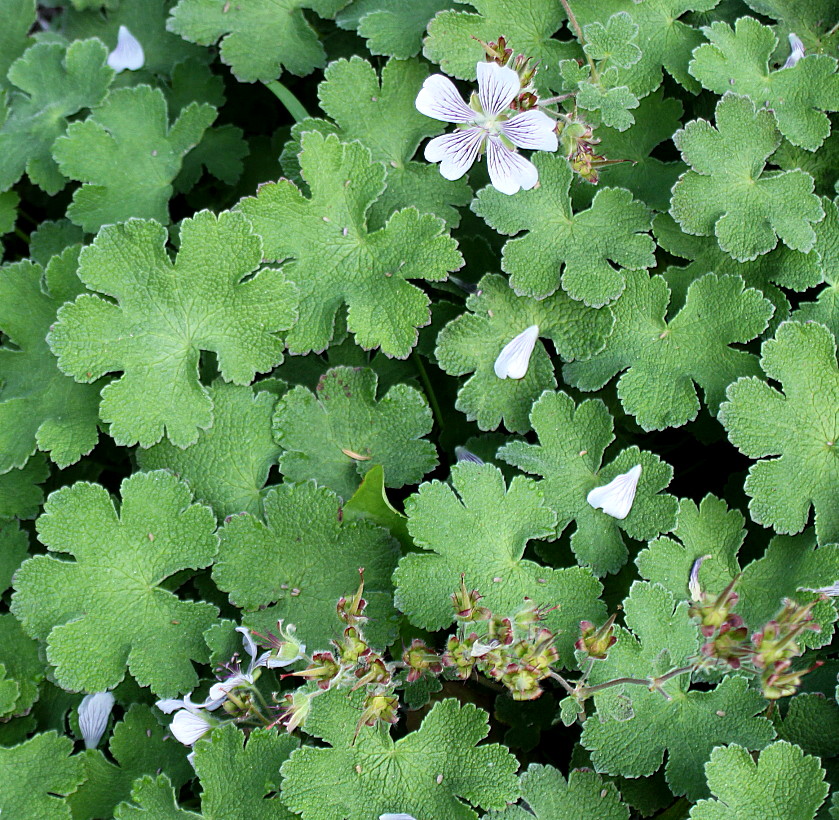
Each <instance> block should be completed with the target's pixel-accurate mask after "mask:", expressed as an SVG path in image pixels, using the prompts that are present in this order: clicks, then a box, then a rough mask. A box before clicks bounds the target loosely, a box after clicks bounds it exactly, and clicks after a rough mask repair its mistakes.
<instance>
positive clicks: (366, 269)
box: [239, 131, 463, 359]
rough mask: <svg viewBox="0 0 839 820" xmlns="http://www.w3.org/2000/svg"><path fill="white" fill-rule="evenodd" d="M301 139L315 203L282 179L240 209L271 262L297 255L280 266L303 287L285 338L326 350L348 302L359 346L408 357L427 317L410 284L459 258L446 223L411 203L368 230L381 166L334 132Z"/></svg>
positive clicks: (298, 347)
mask: <svg viewBox="0 0 839 820" xmlns="http://www.w3.org/2000/svg"><path fill="white" fill-rule="evenodd" d="M302 145H303V151H302V153H301V154H300V166H301V168H302V172H303V176H304V178H305V179H306V181H307V182H308V184H309V186H310V188H311V191H312V197H311V199H309V198H307V197H305V196H304V195H303V194H302V193H301V192H300V190H299V189H298V188H297V186H295V185H294V184H293V183H292V182H289V181H288V180H280V181H279V182H275V183H267V184H265V185H263V186H262V187H261V188H260V189H259V192H258V193H257V195H256V197H250V198H248V199H244V200H242V202H241V203H240V205H239V207H240V208H241V209H242V211H243V212H244V213H245V214H246V215H247V217H248V218H249V219H250V220H251V221H252V222H253V224H254V227H255V228H256V230H257V231H258V232H259V234H260V235H261V236H262V237H263V239H264V240H265V256H266V257H267V258H268V259H272V260H280V259H285V258H288V257H293V258H294V261H293V262H287V263H286V265H285V266H284V270H285V271H286V272H287V274H288V276H289V278H290V279H291V280H292V281H293V282H294V283H295V284H296V285H297V286H298V288H299V289H300V294H301V301H300V320H299V321H298V322H297V324H296V325H295V327H294V328H293V329H292V330H291V332H290V333H289V334H288V336H287V339H286V342H287V344H288V348H289V350H290V351H291V352H292V353H308V352H309V351H311V350H315V351H321V350H324V349H325V348H326V347H327V346H328V344H329V342H330V341H331V340H332V336H333V333H334V329H335V317H336V314H337V313H338V311H339V309H340V308H341V306H342V304H344V303H346V304H347V306H348V311H347V326H348V327H349V329H350V330H351V331H352V333H353V334H354V335H355V339H356V343H357V344H359V345H360V346H361V347H363V348H364V349H365V350H369V349H371V348H375V347H381V348H382V351H383V352H384V353H386V354H387V355H388V356H395V357H397V358H402V359H404V358H405V357H407V356H408V354H409V353H410V352H411V348H412V347H413V346H414V345H415V344H416V341H417V328H419V327H423V326H424V325H427V324H428V323H429V321H430V319H431V314H430V311H429V309H428V305H429V303H430V299H429V298H428V296H426V295H425V293H423V291H421V290H420V289H419V288H417V287H416V286H415V285H412V284H410V283H409V282H408V281H407V280H408V279H426V280H431V281H441V280H443V279H445V278H446V277H447V275H448V272H449V271H454V270H457V269H458V268H460V267H461V265H462V264H463V258H462V257H461V255H460V253H459V252H458V250H457V244H456V243H455V241H454V240H453V239H452V238H451V237H450V236H449V235H448V233H445V232H444V231H443V222H442V220H440V219H438V218H437V217H435V216H432V215H431V214H420V213H419V212H418V211H417V210H416V209H415V208H406V209H405V210H402V211H398V212H397V213H395V214H394V215H393V216H392V217H390V219H389V220H388V222H387V224H386V225H385V226H384V227H383V228H382V229H380V230H378V231H374V232H373V233H368V230H367V222H366V214H367V211H368V209H369V208H370V205H371V204H372V202H373V201H374V200H375V199H376V198H377V197H378V196H379V194H381V193H382V190H383V189H384V178H385V169H384V167H383V166H382V165H381V164H380V163H377V162H372V161H371V159H370V152H369V151H368V150H367V149H366V148H364V147H363V146H362V145H358V144H356V143H350V144H344V143H342V142H340V141H339V140H338V138H337V137H336V136H334V135H330V136H329V137H323V136H322V135H321V134H319V133H317V132H315V131H312V132H309V133H306V134H304V135H303V137H302ZM409 250H410V253H408V251H409Z"/></svg>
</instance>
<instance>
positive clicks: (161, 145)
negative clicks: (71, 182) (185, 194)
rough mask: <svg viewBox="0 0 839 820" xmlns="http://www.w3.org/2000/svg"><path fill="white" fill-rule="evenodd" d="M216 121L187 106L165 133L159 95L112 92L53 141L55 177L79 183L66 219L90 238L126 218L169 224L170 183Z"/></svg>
mask: <svg viewBox="0 0 839 820" xmlns="http://www.w3.org/2000/svg"><path fill="white" fill-rule="evenodd" d="M216 114H217V112H216V110H215V109H214V108H213V107H212V106H210V105H198V104H197V103H192V104H190V105H188V106H187V107H186V108H185V109H184V110H183V111H182V112H181V113H180V116H179V117H178V119H177V120H176V121H175V122H174V123H173V124H172V125H171V126H170V125H169V113H168V109H167V106H166V99H165V97H164V96H163V92H162V91H161V90H160V89H159V88H151V87H150V86H147V85H140V86H135V87H134V88H119V89H117V90H116V91H113V92H112V93H111V94H109V95H108V99H107V100H105V102H104V103H103V104H102V105H101V106H100V107H99V108H97V109H96V110H95V111H94V112H93V113H92V114H91V115H90V116H89V117H88V118H87V119H86V120H84V121H82V122H73V123H70V125H69V126H68V128H67V133H66V135H65V136H63V137H59V138H58V139H57V140H56V141H55V145H54V147H53V157H55V161H56V162H57V163H58V167H59V169H60V170H61V173H62V174H64V175H65V176H67V177H69V178H70V179H77V180H79V181H81V182H83V183H85V184H84V185H82V186H81V188H78V189H77V190H76V191H75V192H74V193H73V201H72V203H71V204H70V206H69V207H68V208H67V216H68V217H69V218H70V219H71V220H72V221H73V222H75V223H76V224H77V225H81V226H82V228H84V230H85V231H87V232H88V233H96V231H98V230H99V228H101V227H102V226H103V225H107V224H111V223H114V222H124V221H125V220H127V219H129V218H130V217H132V216H136V217H139V218H141V219H156V220H157V221H158V222H162V223H163V224H164V225H165V224H167V223H168V222H169V205H168V203H169V199H170V198H171V196H172V180H174V179H175V177H176V176H177V175H178V172H179V171H180V170H181V162H182V161H183V157H184V154H186V153H187V152H188V151H189V150H190V149H192V148H194V147H195V146H196V145H197V144H198V143H199V142H200V141H201V137H202V136H203V134H204V131H205V130H206V129H207V128H208V127H209V126H210V125H211V124H212V122H213V120H215V118H216Z"/></svg>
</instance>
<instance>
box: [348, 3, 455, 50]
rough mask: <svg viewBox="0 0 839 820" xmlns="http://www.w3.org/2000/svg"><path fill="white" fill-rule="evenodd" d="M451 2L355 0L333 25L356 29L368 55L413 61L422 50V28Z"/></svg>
mask: <svg viewBox="0 0 839 820" xmlns="http://www.w3.org/2000/svg"><path fill="white" fill-rule="evenodd" d="M453 4H454V0H417V2H413V3H411V4H410V5H407V4H405V3H404V2H403V0H355V2H352V3H350V4H349V5H348V6H347V7H346V8H344V9H342V10H341V11H339V12H338V14H337V15H336V17H335V22H336V23H337V24H338V25H339V26H340V27H341V28H344V29H355V30H356V31H357V32H358V36H359V37H363V38H364V39H365V40H367V49H368V51H369V52H370V53H371V54H384V55H386V56H388V57H397V58H399V59H400V60H404V59H407V58H408V57H415V56H416V55H417V54H418V53H419V50H420V49H421V48H422V38H423V35H424V34H425V27H426V26H427V25H428V21H429V20H431V19H432V18H433V17H434V16H435V15H436V14H437V12H439V11H443V10H444V9H450V8H452V6H453Z"/></svg>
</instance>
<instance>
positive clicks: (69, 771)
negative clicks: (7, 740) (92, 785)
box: [0, 732, 84, 820]
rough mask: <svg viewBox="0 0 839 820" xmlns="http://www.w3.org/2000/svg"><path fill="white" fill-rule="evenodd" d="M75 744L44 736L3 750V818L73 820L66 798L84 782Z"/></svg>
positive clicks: (0, 800)
mask: <svg viewBox="0 0 839 820" xmlns="http://www.w3.org/2000/svg"><path fill="white" fill-rule="evenodd" d="M72 751H73V742H72V741H71V740H70V738H68V737H61V736H59V735H57V734H56V733H55V732H44V733H43V734H39V735H35V737H33V738H31V739H30V740H27V741H26V742H25V743H21V744H20V745H19V746H13V747H12V748H10V749H8V748H3V747H0V781H2V783H3V789H2V791H0V814H4V815H6V816H7V817H10V818H11V817H21V818H23V817H43V818H47V817H48V818H49V820H70V817H71V815H70V807H69V806H68V805H67V800H66V797H67V795H68V794H70V793H72V792H74V791H75V790H76V788H77V787H78V785H79V784H80V783H81V782H82V781H83V780H84V769H83V766H82V759H81V758H80V757H79V756H75V757H71V756H70V755H71V753H72Z"/></svg>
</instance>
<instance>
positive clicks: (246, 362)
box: [47, 211, 296, 447]
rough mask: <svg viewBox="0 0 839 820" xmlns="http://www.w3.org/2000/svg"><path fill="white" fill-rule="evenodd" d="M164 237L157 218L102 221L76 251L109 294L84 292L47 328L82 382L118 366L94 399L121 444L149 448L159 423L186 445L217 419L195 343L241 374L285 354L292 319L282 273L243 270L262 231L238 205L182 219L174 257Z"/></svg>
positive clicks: (289, 290) (226, 375)
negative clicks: (283, 333)
mask: <svg viewBox="0 0 839 820" xmlns="http://www.w3.org/2000/svg"><path fill="white" fill-rule="evenodd" d="M165 244H166V229H165V228H164V227H163V226H162V225H159V224H158V223H156V222H153V221H143V220H131V221H129V222H126V223H124V224H121V225H109V226H106V227H104V228H102V230H101V231H100V232H99V235H98V236H97V237H96V239H95V240H94V242H93V244H92V245H90V246H88V247H87V248H85V249H84V250H83V251H82V254H81V257H80V267H79V278H80V279H81V280H82V281H83V282H84V283H85V284H86V285H87V286H88V287H89V288H90V289H91V290H96V291H99V292H100V293H102V294H104V295H106V296H109V297H112V298H113V299H115V300H116V301H106V300H105V299H102V298H100V297H99V296H97V295H93V294H84V295H82V296H80V297H79V298H78V299H76V301H75V302H74V303H72V304H68V305H65V306H64V307H63V308H61V310H60V311H59V313H58V317H59V320H58V323H57V324H56V325H55V327H54V328H53V329H52V331H51V332H50V334H49V336H48V337H47V340H48V342H49V344H50V347H51V348H52V351H53V353H55V355H56V356H58V366H59V367H60V368H61V369H62V370H63V371H64V372H65V373H68V374H69V375H72V376H73V377H74V378H75V379H76V380H77V381H79V382H91V381H94V380H95V379H98V378H100V377H101V376H103V375H104V374H105V373H109V372H113V371H119V370H122V371H124V374H123V376H122V377H121V378H119V379H117V380H115V381H113V382H111V383H110V384H109V385H107V386H106V387H105V388H104V389H103V390H102V403H101V405H100V408H99V412H100V415H101V418H102V420H103V421H105V422H108V423H110V425H111V426H110V434H111V436H112V437H113V438H114V440H115V441H116V442H117V443H118V444H124V445H131V444H135V443H137V442H139V443H140V446H141V447H151V445H152V444H155V443H157V442H158V441H160V439H161V438H162V437H163V435H164V431H165V433H166V435H167V436H168V438H169V440H170V441H171V442H172V443H173V444H175V445H177V446H179V447H186V446H188V445H190V444H193V443H194V442H195V441H196V440H197V439H198V431H199V430H206V429H207V428H209V427H211V426H212V423H213V405H212V401H211V399H210V397H209V395H208V392H207V388H206V387H204V386H203V385H202V384H201V382H200V381H199V379H198V358H199V353H200V351H201V350H212V351H213V352H214V353H215V354H216V356H217V357H218V364H219V369H220V371H221V376H222V378H223V379H224V380H225V381H232V382H234V383H235V384H240V385H244V384H248V383H250V382H251V381H253V378H254V376H255V374H256V373H264V372H265V371H267V370H270V369H271V368H272V367H274V366H275V365H276V364H279V362H281V361H282V349H283V343H282V341H281V340H280V339H279V338H277V336H276V332H277V331H279V330H286V329H288V328H289V327H290V326H291V324H292V323H293V322H294V319H295V305H296V294H295V289H294V287H293V286H292V285H290V284H289V282H288V281H287V280H286V278H285V276H284V275H283V273H282V272H280V271H277V270H271V269H262V270H260V271H259V272H258V273H257V274H256V275H255V276H250V274H251V273H253V271H255V270H257V268H259V266H260V263H261V261H262V242H261V240H260V238H259V236H257V235H256V234H255V233H254V232H253V230H252V228H251V226H250V224H249V223H248V221H247V220H246V219H245V218H244V217H243V216H242V215H241V214H238V213H228V212H224V213H221V214H219V215H218V216H216V215H214V214H211V213H209V212H207V211H202V212H200V213H198V214H197V215H196V216H195V217H194V218H193V219H185V220H184V221H183V222H182V223H181V226H180V252H179V254H178V256H177V260H176V261H175V262H174V263H172V262H171V261H170V259H169V257H168V255H167V253H166V247H165ZM243 280H246V281H243Z"/></svg>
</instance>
